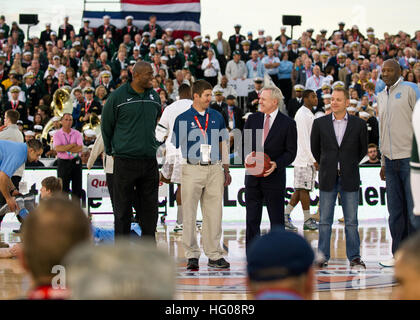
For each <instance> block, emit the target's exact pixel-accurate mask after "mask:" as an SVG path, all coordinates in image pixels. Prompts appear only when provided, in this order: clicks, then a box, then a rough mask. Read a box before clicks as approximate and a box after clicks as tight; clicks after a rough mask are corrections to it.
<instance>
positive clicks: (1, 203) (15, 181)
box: [0, 176, 22, 223]
mask: <svg viewBox="0 0 420 320" xmlns="http://www.w3.org/2000/svg"><path fill="white" fill-rule="evenodd" d="M11 180H12V183H13V185H14V186H15V188H16V189H18V190H19V183H20V180H22V177H19V176H13V177H12V178H11ZM5 204H6V199H5V198H4V197H3V194H2V193H1V192H0V207H3V206H4V205H5ZM4 217H5V216H1V217H0V223H1V222H2V221H3V219H4ZM17 217H18V220H19V219H20V217H19V216H17ZM19 221H20V220H19Z"/></svg>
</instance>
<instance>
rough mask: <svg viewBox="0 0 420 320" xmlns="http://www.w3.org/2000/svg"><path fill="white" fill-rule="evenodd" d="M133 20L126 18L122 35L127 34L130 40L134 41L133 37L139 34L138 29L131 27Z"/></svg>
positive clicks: (129, 17) (131, 17)
mask: <svg viewBox="0 0 420 320" xmlns="http://www.w3.org/2000/svg"><path fill="white" fill-rule="evenodd" d="M133 19H134V18H133V16H126V17H125V21H126V22H127V25H126V26H125V27H124V28H123V29H122V35H123V36H124V35H126V34H129V35H130V37H131V40H134V37H135V35H136V34H137V33H139V28H137V27H136V26H135V25H133Z"/></svg>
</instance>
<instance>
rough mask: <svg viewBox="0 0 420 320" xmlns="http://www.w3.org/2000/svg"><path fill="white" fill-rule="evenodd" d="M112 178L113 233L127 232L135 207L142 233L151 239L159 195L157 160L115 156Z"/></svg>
mask: <svg viewBox="0 0 420 320" xmlns="http://www.w3.org/2000/svg"><path fill="white" fill-rule="evenodd" d="M113 180H114V181H113V189H114V190H113V198H114V199H113V202H114V225H115V235H116V236H119V235H128V234H130V228H131V216H132V206H134V208H135V209H136V213H137V219H138V221H139V225H140V228H141V230H142V234H143V235H145V236H151V237H152V238H153V239H154V238H155V231H156V224H157V220H158V195H159V193H158V191H159V171H158V164H157V161H156V159H126V158H120V157H115V160H114V176H113Z"/></svg>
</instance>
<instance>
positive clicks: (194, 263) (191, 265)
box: [187, 258, 200, 270]
mask: <svg viewBox="0 0 420 320" xmlns="http://www.w3.org/2000/svg"><path fill="white" fill-rule="evenodd" d="M199 268H200V266H199V265H198V259H196V258H191V259H188V264H187V269H188V270H198V269H199Z"/></svg>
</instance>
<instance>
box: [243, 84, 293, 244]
mask: <svg viewBox="0 0 420 320" xmlns="http://www.w3.org/2000/svg"><path fill="white" fill-rule="evenodd" d="M282 98H283V95H282V93H281V91H280V89H278V88H276V87H266V88H265V89H264V90H263V91H262V93H261V96H260V100H259V105H260V109H259V110H260V111H259V112H256V113H254V114H251V115H249V117H248V119H247V121H246V123H245V126H244V135H245V137H244V141H245V146H244V148H245V150H244V155H246V154H245V153H248V152H256V151H263V152H264V153H266V154H267V155H268V156H269V157H270V159H271V161H270V169H268V170H267V171H265V172H263V176H262V177H257V176H253V175H250V174H249V173H247V174H246V175H245V202H246V247H247V249H248V248H249V245H250V243H251V242H252V240H253V239H254V238H255V237H258V236H259V235H260V224H261V217H262V205H263V199H264V200H265V203H266V204H267V211H268V215H269V218H270V224H271V228H273V227H274V226H280V227H281V228H284V194H285V188H286V167H287V166H288V165H290V164H291V163H292V162H293V160H294V159H295V157H296V152H297V131H296V122H295V121H294V120H293V119H291V118H289V117H287V116H286V115H284V114H282V113H281V112H279V106H280V104H281V103H282ZM261 131H262V135H261ZM261 138H262V139H261ZM247 140H248V141H247ZM248 156H249V155H248Z"/></svg>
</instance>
